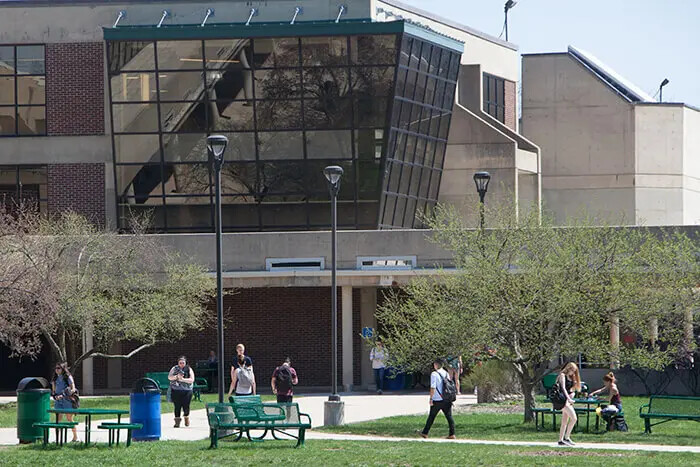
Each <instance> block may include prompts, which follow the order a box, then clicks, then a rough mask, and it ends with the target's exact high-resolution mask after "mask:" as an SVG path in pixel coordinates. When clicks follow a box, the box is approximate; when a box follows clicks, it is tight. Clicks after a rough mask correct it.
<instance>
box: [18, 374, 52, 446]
mask: <svg viewBox="0 0 700 467" xmlns="http://www.w3.org/2000/svg"><path fill="white" fill-rule="evenodd" d="M50 403H51V389H49V383H48V381H46V379H44V378H35V377H29V378H23V379H22V380H21V381H20V382H19V384H18V385H17V438H19V442H20V443H33V442H34V441H36V440H39V439H42V438H43V431H42V430H41V429H40V428H34V426H33V424H34V423H37V422H48V421H49V418H50V414H49V408H50Z"/></svg>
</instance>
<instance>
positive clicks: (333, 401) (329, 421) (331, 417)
mask: <svg viewBox="0 0 700 467" xmlns="http://www.w3.org/2000/svg"><path fill="white" fill-rule="evenodd" d="M323 174H324V175H325V176H326V180H328V190H329V191H330V194H331V352H332V353H331V377H332V378H333V380H332V382H331V395H330V396H328V401H326V403H325V406H324V425H342V424H343V421H344V420H343V419H344V418H345V417H344V413H343V412H344V403H343V402H341V401H340V395H339V394H338V285H337V283H336V271H337V264H336V250H337V244H338V235H337V225H338V191H339V190H340V179H341V177H342V176H343V168H342V167H340V166H337V165H329V166H328V167H326V168H325V169H323Z"/></svg>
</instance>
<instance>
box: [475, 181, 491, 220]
mask: <svg viewBox="0 0 700 467" xmlns="http://www.w3.org/2000/svg"><path fill="white" fill-rule="evenodd" d="M489 181H491V174H490V173H488V172H476V173H475V174H474V183H475V184H476V191H477V193H479V225H480V226H481V230H482V231H483V230H484V198H486V192H487V191H488V189H489Z"/></svg>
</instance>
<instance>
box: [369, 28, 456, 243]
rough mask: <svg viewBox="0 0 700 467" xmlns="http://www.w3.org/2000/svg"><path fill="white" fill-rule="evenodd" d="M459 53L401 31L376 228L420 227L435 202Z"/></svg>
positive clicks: (450, 115) (445, 146)
mask: <svg viewBox="0 0 700 467" xmlns="http://www.w3.org/2000/svg"><path fill="white" fill-rule="evenodd" d="M460 56H461V55H460V54H459V53H456V52H454V51H452V50H449V49H446V48H443V47H440V46H438V45H436V44H431V43H430V42H427V41H424V40H421V39H418V38H416V37H411V36H409V35H404V36H403V39H402V43H401V51H400V55H399V64H398V69H397V77H396V94H395V97H394V103H393V111H392V117H391V129H390V137H389V143H388V146H389V151H388V156H387V164H386V169H385V182H384V185H383V209H382V215H381V218H380V221H379V227H380V228H383V229H387V228H413V227H416V228H418V227H421V226H422V222H421V216H422V215H424V214H426V213H427V212H428V211H429V210H430V209H431V208H432V207H434V206H435V204H436V203H437V198H438V192H439V190H440V178H441V176H442V169H443V162H444V158H445V151H446V150H447V135H448V132H449V128H450V120H451V118H452V106H453V104H454V98H455V89H456V86H457V77H458V73H459V63H460Z"/></svg>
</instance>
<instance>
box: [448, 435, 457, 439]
mask: <svg viewBox="0 0 700 467" xmlns="http://www.w3.org/2000/svg"><path fill="white" fill-rule="evenodd" d="M445 439H457V437H456V436H455V435H450V436H448V437H447V438H445Z"/></svg>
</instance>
